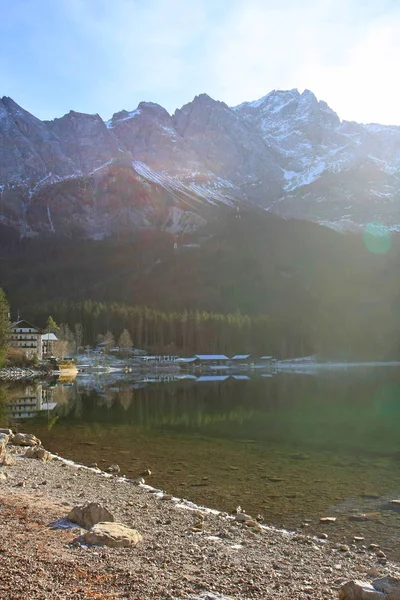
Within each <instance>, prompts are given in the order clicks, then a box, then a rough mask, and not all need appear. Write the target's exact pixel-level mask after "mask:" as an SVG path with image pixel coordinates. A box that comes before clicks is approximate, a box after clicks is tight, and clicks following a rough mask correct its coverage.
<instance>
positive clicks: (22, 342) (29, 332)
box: [8, 319, 58, 360]
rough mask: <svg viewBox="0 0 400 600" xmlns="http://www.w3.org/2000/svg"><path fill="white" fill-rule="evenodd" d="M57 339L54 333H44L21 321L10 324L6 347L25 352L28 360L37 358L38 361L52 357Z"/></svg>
mask: <svg viewBox="0 0 400 600" xmlns="http://www.w3.org/2000/svg"><path fill="white" fill-rule="evenodd" d="M57 341H58V338H57V337H56V336H55V335H54V333H45V332H44V331H43V329H40V328H39V327H36V326H35V325H32V324H31V323H28V321H25V320H23V319H21V320H18V321H16V322H15V323H12V324H11V325H10V327H9V338H8V345H9V346H10V347H11V348H17V349H18V350H22V351H23V352H25V354H26V356H27V357H28V358H33V357H34V356H37V358H38V359H39V360H42V359H43V358H48V357H49V356H51V355H52V353H53V349H54V344H55V342H57Z"/></svg>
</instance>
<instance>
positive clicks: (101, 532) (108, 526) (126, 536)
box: [83, 522, 143, 548]
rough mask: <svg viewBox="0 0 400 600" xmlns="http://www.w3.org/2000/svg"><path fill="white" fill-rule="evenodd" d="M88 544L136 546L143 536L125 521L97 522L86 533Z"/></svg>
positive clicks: (117, 546)
mask: <svg viewBox="0 0 400 600" xmlns="http://www.w3.org/2000/svg"><path fill="white" fill-rule="evenodd" d="M83 537H84V540H85V543H86V544H89V545H90V546H92V545H97V546H110V547H111V548H124V547H129V546H136V544H138V543H139V542H141V541H142V539H143V537H142V536H141V534H140V533H139V532H138V531H136V529H131V528H130V527H127V526H126V525H124V524H123V523H110V522H107V523H97V524H96V525H94V526H93V527H92V528H91V529H90V531H87V532H86V533H85V534H84V536H83Z"/></svg>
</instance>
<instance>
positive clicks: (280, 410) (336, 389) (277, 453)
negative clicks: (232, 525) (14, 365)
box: [2, 367, 400, 559]
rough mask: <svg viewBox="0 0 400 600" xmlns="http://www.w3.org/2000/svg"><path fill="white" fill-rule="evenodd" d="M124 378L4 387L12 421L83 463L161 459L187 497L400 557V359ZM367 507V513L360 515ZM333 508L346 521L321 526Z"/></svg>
mask: <svg viewBox="0 0 400 600" xmlns="http://www.w3.org/2000/svg"><path fill="white" fill-rule="evenodd" d="M119 377H120V376H118V375H116V374H114V375H109V376H107V377H104V378H100V377H99V378H96V377H91V376H90V377H82V378H80V379H79V380H78V381H77V382H75V383H74V384H72V385H63V384H58V385H56V386H55V387H54V388H48V387H46V386H43V387H42V386H39V388H37V389H33V388H30V389H28V390H27V389H26V388H23V387H13V388H11V387H9V388H7V389H6V390H4V389H3V397H6V401H7V402H8V405H9V408H8V412H7V414H6V412H5V410H4V408H3V416H2V420H3V421H8V422H15V421H18V422H19V423H20V424H21V423H22V421H24V422H23V423H22V424H21V425H20V429H21V430H26V431H30V432H33V433H35V434H36V435H37V436H39V437H40V438H41V439H42V441H43V444H44V445H45V447H46V448H49V449H50V450H52V451H56V452H58V453H60V454H62V455H64V456H66V457H68V458H72V459H74V460H77V461H79V462H82V463H84V464H91V463H94V462H96V463H98V465H99V466H100V467H101V468H106V467H108V466H109V465H110V464H113V463H118V464H119V465H120V467H121V473H122V474H126V475H127V476H128V477H136V476H138V475H139V474H140V472H141V471H142V470H143V469H144V468H150V469H151V471H152V476H151V477H150V478H148V479H147V482H148V483H150V484H152V485H154V486H155V487H160V488H162V489H165V490H167V491H168V492H171V493H173V494H176V495H177V496H180V497H185V498H189V499H191V500H194V501H196V502H198V503H203V504H206V505H208V506H212V507H216V508H220V509H223V510H227V511H232V510H234V509H235V508H236V506H237V505H240V506H241V507H242V508H243V509H244V510H246V511H247V512H248V513H250V514H252V515H254V516H256V515H258V514H261V515H262V516H263V517H264V519H265V521H266V522H267V523H272V524H274V525H278V526H284V527H287V528H298V527H301V526H303V527H304V526H305V525H304V524H305V523H308V524H309V525H306V527H307V529H306V531H307V533H308V532H315V533H322V532H326V533H328V534H329V537H330V538H333V539H340V540H341V539H347V540H348V541H351V540H352V536H353V535H361V536H365V538H366V543H369V542H376V543H380V544H381V545H382V547H383V548H386V549H391V553H390V555H391V556H392V557H396V558H397V559H398V558H399V557H400V544H399V541H400V513H396V512H395V511H393V510H388V509H387V507H386V506H385V503H386V502H387V501H388V500H389V499H395V498H400V468H399V467H400V370H399V368H398V367H392V368H364V369H362V368H358V369H351V370H350V369H349V370H345V369H342V370H336V371H333V370H329V371H321V372H319V373H318V374H316V373H314V374H309V373H302V374H299V373H297V374H296V373H281V374H277V375H274V376H272V377H261V376H260V377H256V378H254V379H249V380H244V379H233V378H232V377H231V378H229V379H227V380H225V381H219V382H213V381H201V382H200V381H193V380H178V381H176V380H175V381H174V380H173V378H172V377H171V380H170V381H165V382H147V383H146V382H143V381H141V382H140V381H137V380H136V381H134V380H133V378H131V379H129V378H126V376H124V378H122V377H121V378H119ZM35 398H36V404H35ZM46 403H48V404H46ZM53 403H55V405H54V406H53ZM40 404H41V407H42V408H44V409H45V410H42V411H41V412H37V413H36V414H35V411H36V410H37V409H38V408H40ZM23 411H25V413H29V414H31V415H32V416H31V417H29V418H28V417H21V416H20V417H19V416H18V415H21V414H22V413H23ZM28 420H29V424H28V422H27V421H28ZM358 513H367V514H368V520H367V521H364V522H358V521H353V520H352V519H351V517H352V516H354V514H358ZM322 516H334V517H337V521H336V523H334V524H332V525H321V524H320V523H319V519H320V517H322Z"/></svg>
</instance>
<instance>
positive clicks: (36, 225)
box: [0, 90, 400, 239]
mask: <svg viewBox="0 0 400 600" xmlns="http://www.w3.org/2000/svg"><path fill="white" fill-rule="evenodd" d="M399 200H400V127H397V126H385V125H377V124H369V125H363V124H359V123H356V122H349V121H341V120H340V118H339V117H338V115H337V114H336V113H335V112H334V111H333V110H332V109H331V108H330V107H329V106H328V105H327V104H326V103H325V102H323V101H318V100H317V98H316V97H315V95H314V94H313V93H312V92H310V91H308V90H305V91H304V92H303V93H300V92H299V91H298V90H289V91H272V92H270V93H269V94H268V95H266V96H265V97H263V98H261V99H259V100H256V101H254V102H244V103H243V104H240V105H239V106H235V107H229V106H227V105H226V104H224V103H223V102H219V101H216V100H213V99H212V98H210V97H209V96H207V95H206V94H201V95H199V96H196V97H195V98H194V100H193V101H192V102H190V103H188V104H186V105H185V106H183V107H182V108H181V109H178V110H176V112H175V113H174V114H173V115H170V114H169V113H168V112H167V111H166V110H165V109H164V108H162V107H161V106H159V105H158V104H154V103H151V102H141V103H140V104H139V106H138V107H137V108H136V109H135V110H132V111H126V110H122V111H120V112H117V113H115V114H114V115H113V117H112V118H111V119H110V120H109V121H106V122H105V121H103V120H102V119H101V117H100V116H99V115H89V114H83V113H77V112H74V111H71V112H69V113H68V114H66V115H64V116H63V117H61V118H59V119H54V120H53V121H41V120H39V119H38V118H36V117H35V116H33V115H32V114H30V113H29V112H27V111H26V110H24V109H23V108H21V107H20V106H19V105H18V104H16V103H15V102H14V101H13V100H12V99H11V98H7V97H3V98H2V99H1V100H0V223H1V224H2V225H3V226H7V227H11V228H13V229H16V230H18V232H19V234H20V236H21V237H36V236H37V235H40V236H47V235H50V236H51V235H53V234H59V235H62V236H69V237H74V236H79V237H83V238H91V239H104V238H107V237H110V236H113V235H121V234H130V232H132V231H137V230H143V229H149V228H150V229H161V230H165V231H167V232H171V233H181V232H192V231H195V230H197V229H199V227H201V226H202V225H203V224H205V223H206V222H207V220H208V219H209V217H210V215H213V214H215V210H216V209H218V208H219V209H220V210H227V211H230V212H232V213H234V212H238V213H240V212H241V211H242V210H246V209H249V208H251V207H256V208H257V210H260V209H261V210H263V211H268V212H272V213H275V214H277V215H279V216H281V217H285V218H292V217H293V218H298V219H303V220H309V221H314V222H317V223H321V224H324V225H328V226H329V227H331V228H334V229H337V230H339V231H346V230H349V229H350V230H353V229H356V230H357V229H359V228H361V227H362V226H364V225H365V224H367V223H369V222H380V223H383V224H384V225H386V226H388V227H389V228H391V229H392V230H397V229H400V202H399Z"/></svg>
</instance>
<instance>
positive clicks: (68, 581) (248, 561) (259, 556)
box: [0, 445, 400, 600]
mask: <svg viewBox="0 0 400 600" xmlns="http://www.w3.org/2000/svg"><path fill="white" fill-rule="evenodd" d="M25 452H26V448H23V447H20V446H10V445H8V447H7V451H6V461H5V463H6V464H5V465H3V466H1V467H0V532H1V538H0V557H1V560H0V598H1V599H2V600H65V599H67V598H68V599H97V600H100V599H101V600H103V599H104V600H105V599H116V598H127V599H130V600H153V599H159V600H162V599H171V598H186V599H188V600H189V599H190V600H226V599H235V600H248V599H257V600H263V599H265V600H267V599H274V598H285V599H286V600H289V599H293V600H306V599H310V600H311V599H318V600H323V599H326V600H328V599H329V600H330V599H334V598H338V593H339V589H340V587H341V585H342V584H343V583H344V582H346V581H348V580H351V579H364V580H367V581H368V580H372V579H374V578H376V577H378V576H385V575H393V576H396V577H398V576H399V575H400V568H399V566H398V565H397V564H393V563H390V562H388V561H387V560H386V558H385V548H369V547H366V545H364V543H363V540H362V539H360V540H355V541H354V543H353V544H350V545H345V544H339V543H335V544H332V543H331V542H330V541H329V527H330V524H329V523H321V536H322V539H319V538H314V537H308V536H307V535H306V529H303V530H301V531H298V532H290V533H289V532H284V531H278V530H276V529H273V528H269V527H267V526H264V525H260V524H259V523H258V522H257V521H256V519H255V518H251V519H250V518H248V517H244V516H242V515H241V514H237V515H228V514H227V513H217V512H216V511H210V510H207V509H204V508H201V507H196V506H194V505H193V504H191V503H189V502H186V501H180V500H179V499H177V498H173V497H171V496H170V495H168V494H164V493H162V492H161V491H158V492H157V491H155V490H154V489H152V488H151V487H150V485H151V476H149V477H148V478H146V484H147V483H148V484H150V485H148V486H147V485H143V484H138V483H137V482H134V481H132V480H127V479H124V478H121V477H118V476H117V475H109V474H105V473H102V472H101V471H100V470H97V469H88V468H86V467H82V466H79V465H75V464H73V463H71V462H70V461H65V460H63V459H61V458H59V457H57V456H56V457H54V458H53V459H52V460H48V461H42V460H38V459H34V458H26V457H25V456H24V455H25ZM94 501H95V502H99V503H100V504H101V505H102V506H104V507H106V508H107V509H108V510H109V511H110V512H111V513H112V515H113V516H114V517H115V520H116V521H118V522H121V523H123V524H125V525H127V526H129V527H132V528H134V529H136V530H137V531H138V532H139V533H140V534H141V535H142V536H143V539H142V541H141V542H140V543H138V544H137V545H136V546H134V547H129V548H111V547H107V546H87V545H86V544H82V543H80V542H81V541H82V540H80V541H77V538H78V537H79V536H80V535H81V534H82V533H83V532H84V531H83V530H82V529H81V528H80V527H79V526H78V525H73V524H71V523H70V522H68V521H67V520H66V516H67V514H68V512H69V511H70V509H71V508H72V507H74V506H76V505H83V504H85V503H87V502H94ZM253 517H256V515H253ZM324 534H325V535H324ZM326 537H327V539H323V538H326ZM386 550H387V549H386Z"/></svg>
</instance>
